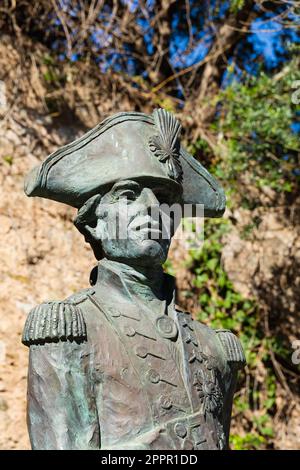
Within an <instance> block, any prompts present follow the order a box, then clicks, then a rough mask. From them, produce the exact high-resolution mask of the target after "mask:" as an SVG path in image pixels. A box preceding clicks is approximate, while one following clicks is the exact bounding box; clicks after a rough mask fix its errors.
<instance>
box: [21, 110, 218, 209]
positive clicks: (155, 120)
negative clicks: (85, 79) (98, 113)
mask: <svg viewBox="0 0 300 470" xmlns="http://www.w3.org/2000/svg"><path fill="white" fill-rule="evenodd" d="M180 131H181V125H180V123H179V121H178V120H177V119H176V118H175V116H173V115H172V114H171V113H169V112H168V111H166V110H164V109H156V110H154V112H153V113H152V115H147V114H143V113H137V112H123V113H118V114H115V115H113V116H112V117H109V118H107V119H105V120H104V121H103V122H101V123H100V124H98V125H97V126H96V127H94V128H93V129H92V130H90V131H89V132H87V133H86V134H84V135H83V136H82V137H80V138H79V139H77V140H75V141H74V142H72V143H70V144H68V145H65V146H63V147H62V148H60V149H58V150H56V151H55V152H53V153H52V154H50V155H49V156H48V157H47V158H46V159H45V160H44V161H43V162H42V163H41V164H40V165H39V166H37V167H36V168H34V169H33V170H32V171H31V172H30V174H29V175H28V176H27V177H26V180H25V193H26V194H27V196H40V197H44V198H48V199H53V200H55V201H59V202H63V203H65V204H69V205H71V206H73V207H77V208H80V207H81V206H82V205H83V204H84V203H85V202H86V201H87V199H89V198H90V197H92V196H93V195H95V194H97V193H99V194H102V193H103V192H104V191H105V190H106V189H107V190H108V189H109V188H110V187H111V186H112V185H113V184H114V183H116V182H117V181H120V180H123V179H137V180H143V179H144V180H145V179H146V178H147V179H149V178H150V179H155V180H160V181H161V182H162V183H165V184H167V183H172V184H174V185H178V190H180V191H182V194H183V203H186V204H192V205H193V206H195V205H197V204H202V205H203V207H204V216H206V217H220V216H221V215H222V214H223V212H224V210H225V196H224V191H223V189H222V188H221V186H220V185H219V184H218V182H217V181H216V180H215V178H214V177H213V176H212V175H211V174H210V173H209V172H208V171H207V170H206V169H205V168H204V167H203V166H202V165H201V164H200V163H199V162H198V161H197V160H196V159H195V158H193V157H192V156H191V155H190V154H189V153H188V152H187V151H186V150H185V149H184V148H183V147H182V146H181V145H180Z"/></svg>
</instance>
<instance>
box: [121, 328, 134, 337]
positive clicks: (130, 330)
mask: <svg viewBox="0 0 300 470" xmlns="http://www.w3.org/2000/svg"><path fill="white" fill-rule="evenodd" d="M123 331H124V333H125V335H127V336H134V335H135V333H136V331H135V329H134V328H133V327H132V326H124V330H123Z"/></svg>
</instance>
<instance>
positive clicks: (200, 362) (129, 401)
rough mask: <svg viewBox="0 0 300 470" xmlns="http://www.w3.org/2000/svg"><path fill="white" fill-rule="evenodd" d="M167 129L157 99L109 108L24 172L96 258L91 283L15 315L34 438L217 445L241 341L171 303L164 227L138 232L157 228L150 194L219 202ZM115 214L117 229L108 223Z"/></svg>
mask: <svg viewBox="0 0 300 470" xmlns="http://www.w3.org/2000/svg"><path fill="white" fill-rule="evenodd" d="M179 134H180V124H179V122H178V121H177V119H175V117H174V116H173V115H171V114H170V113H167V112H166V111H164V110H156V111H154V113H153V115H152V116H147V115H144V114H141V113H121V114H118V115H116V116H113V117H112V118H109V119H107V120H106V121H104V122H103V123H101V124H99V125H98V126H97V127H96V128H95V129H93V130H91V131H90V132H89V133H87V134H86V135H85V136H83V137H82V138H81V139H79V140H77V141H75V142H73V143H72V144H69V145H67V146H65V147H63V148H62V149H60V150H58V151H57V152H54V153H53V154H51V155H50V156H49V157H48V158H47V159H46V160H45V161H44V163H42V164H41V165H40V167H38V168H37V169H35V170H34V171H33V172H32V173H31V174H30V175H29V177H28V179H27V181H26V193H27V194H28V195H30V196H42V197H47V198H50V199H55V200H57V201H60V202H65V203H68V204H70V205H73V206H75V207H77V208H78V209H79V210H78V215H77V218H76V220H75V225H76V227H77V228H78V229H79V230H80V232H81V233H83V234H84V236H85V239H86V241H88V242H89V243H90V244H91V246H92V248H93V251H94V253H95V256H96V258H97V259H98V261H99V263H98V265H97V266H96V268H94V269H93V271H92V273H91V280H90V283H91V287H90V288H88V289H85V290H83V291H81V292H79V293H76V294H74V295H72V296H71V297H69V298H68V299H66V300H64V301H61V302H58V301H56V302H48V303H44V304H42V305H39V306H38V307H36V308H34V309H33V310H32V311H31V312H30V314H29V316H28V319H27V321H26V325H25V328H24V333H23V343H24V344H25V345H27V346H29V347H30V363H29V373H28V427H29V434H30V439H31V443H32V447H33V448H34V449H149V450H151V449H153V450H171V449H178V450H180V449H199V450H202V449H226V448H228V437H229V427H230V416H231V407H232V399H233V394H234V390H235V385H236V379H237V373H238V369H239V368H241V367H243V366H244V364H245V358H244V353H243V350H242V347H241V344H240V342H239V340H238V339H237V337H236V336H235V335H233V334H232V333H231V332H230V331H228V330H217V331H215V330H212V329H210V328H208V327H207V326H205V325H202V324H201V323H199V322H197V321H194V320H193V319H192V318H191V315H190V314H189V313H188V312H185V311H182V310H181V309H180V308H178V307H177V306H176V304H175V285H174V278H172V277H171V276H170V275H167V274H165V273H164V272H163V269H162V265H163V263H164V262H165V261H166V259H167V256H168V250H169V246H170V242H171V238H172V235H173V233H174V230H175V229H176V227H172V231H171V232H170V234H169V236H168V237H164V238H163V237H158V238H155V237H154V238H155V239H152V238H151V237H149V233H152V232H157V233H161V227H160V226H159V227H156V226H154V229H153V226H152V225H151V227H152V228H149V222H151V214H150V212H149V209H150V208H152V207H153V206H155V207H158V208H159V207H160V204H161V203H165V202H167V203H168V204H172V203H174V202H176V203H178V204H180V205H181V206H182V205H183V204H184V203H186V202H188V203H191V204H193V205H196V204H203V205H204V213H205V215H207V216H212V217H217V216H220V215H222V213H223V211H224V208H225V197H224V193H223V190H222V188H220V186H219V185H218V183H217V182H216V181H215V179H214V178H213V177H212V176H211V175H210V174H209V173H208V172H207V171H206V170H205V169H204V168H203V167H202V166H201V165H200V164H199V163H198V162H196V160H194V159H193V157H192V156H191V155H189V154H188V153H187V152H186V151H185V150H184V149H183V147H182V146H180V140H179ZM122 204H123V205H122ZM125 208H126V211H125V210H123V209H125ZM125 212H126V218H125ZM116 220H118V221H121V225H122V224H123V226H124V227H125V232H126V237H122V238H120V237H116V236H115V234H114V229H115V221H116ZM164 220H165V219H164Z"/></svg>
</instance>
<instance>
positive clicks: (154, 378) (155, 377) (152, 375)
mask: <svg viewBox="0 0 300 470" xmlns="http://www.w3.org/2000/svg"><path fill="white" fill-rule="evenodd" d="M147 378H148V380H150V382H152V383H153V384H157V383H158V382H159V381H160V375H159V373H158V372H156V370H154V369H150V370H148V372H147Z"/></svg>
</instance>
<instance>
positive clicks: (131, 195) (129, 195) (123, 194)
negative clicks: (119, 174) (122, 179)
mask: <svg viewBox="0 0 300 470" xmlns="http://www.w3.org/2000/svg"><path fill="white" fill-rule="evenodd" d="M117 197H118V199H130V200H131V201H134V200H135V199H136V193H135V191H133V190H132V189H124V190H123V191H120V192H119V193H118V195H117Z"/></svg>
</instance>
